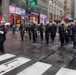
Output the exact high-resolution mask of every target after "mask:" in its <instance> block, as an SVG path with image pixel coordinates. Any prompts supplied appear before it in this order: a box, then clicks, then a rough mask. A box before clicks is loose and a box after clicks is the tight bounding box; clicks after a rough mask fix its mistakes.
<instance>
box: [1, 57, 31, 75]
mask: <svg viewBox="0 0 76 75" xmlns="http://www.w3.org/2000/svg"><path fill="white" fill-rule="evenodd" d="M30 60H31V59H27V58H23V57H19V58H16V59H14V60H11V61H9V62H6V63H4V64H2V65H0V75H3V74H5V73H7V72H9V71H11V70H13V69H15V68H17V67H19V66H21V65H23V64H25V63H27V62H29V61H30Z"/></svg>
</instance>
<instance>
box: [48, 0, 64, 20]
mask: <svg viewBox="0 0 76 75" xmlns="http://www.w3.org/2000/svg"><path fill="white" fill-rule="evenodd" d="M48 4H49V5H48V19H49V20H55V21H57V20H61V18H62V16H63V15H64V0H49V1H48Z"/></svg>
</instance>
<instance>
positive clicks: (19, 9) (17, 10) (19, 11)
mask: <svg viewBox="0 0 76 75" xmlns="http://www.w3.org/2000/svg"><path fill="white" fill-rule="evenodd" d="M16 14H19V15H21V8H18V7H16Z"/></svg>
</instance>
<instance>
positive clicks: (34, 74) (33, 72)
mask: <svg viewBox="0 0 76 75" xmlns="http://www.w3.org/2000/svg"><path fill="white" fill-rule="evenodd" d="M51 66H52V65H49V64H45V63H41V62H37V63H35V64H33V65H32V66H30V67H29V68H27V69H25V70H23V71H22V72H20V73H19V74H17V75H42V74H43V73H44V72H45V71H46V70H47V69H49V68H50V67H51Z"/></svg>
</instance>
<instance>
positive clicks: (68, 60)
mask: <svg viewBox="0 0 76 75" xmlns="http://www.w3.org/2000/svg"><path fill="white" fill-rule="evenodd" d="M72 47H73V45H72V43H70V44H68V45H66V46H64V47H63V48H60V43H59V37H58V34H57V36H56V38H55V42H54V43H52V42H51V40H50V43H49V44H48V45H46V44H45V41H43V43H41V42H40V40H39V35H38V39H37V43H32V41H31V42H30V41H29V39H28V34H27V33H26V34H25V40H24V42H22V41H21V38H20V35H19V32H17V33H16V34H15V35H13V34H12V33H11V32H8V34H7V40H6V42H5V52H6V54H7V53H9V54H13V55H16V57H14V58H11V59H8V60H4V61H2V62H1V64H3V63H5V62H7V61H11V60H13V59H14V60H15V58H17V57H18V58H19V57H23V58H24V59H25V58H27V59H30V60H31V61H29V62H28V61H27V62H28V63H23V65H22V64H21V65H22V66H19V67H16V69H13V70H10V72H9V71H8V72H5V73H4V75H16V74H18V73H20V72H21V71H23V70H25V69H26V68H27V67H29V66H31V65H32V64H35V63H37V62H39V64H38V63H37V64H38V65H40V64H41V62H42V63H46V64H48V65H49V66H48V67H47V69H45V70H44V72H43V73H42V75H55V74H56V73H57V72H58V71H59V70H60V69H64V68H65V69H66V70H67V69H69V70H70V69H72V70H76V64H75V63H76V59H75V58H76V54H75V53H76V50H75V49H73V48H72ZM9 58H10V57H9ZM20 60H21V59H20ZM22 60H23V59H22ZM17 62H18V61H17ZM24 65H25V66H24ZM10 67H11V66H10ZM35 67H37V66H35ZM42 67H43V66H42ZM63 67H64V68H63ZM37 68H38V67H37ZM31 71H32V70H31ZM33 71H34V70H33ZM45 71H46V72H45ZM13 72H14V74H13ZM27 72H29V71H28V70H27ZM38 72H39V71H38ZM62 72H63V71H62ZM0 73H1V72H0ZM30 73H31V72H30ZM75 73H76V72H75ZM34 74H35V73H34ZM18 75H25V74H18ZM26 75H30V74H28V73H27V74H26ZM31 75H32V74H31ZM36 75H37V74H36ZM38 75H41V74H38ZM57 75H60V74H57Z"/></svg>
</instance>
